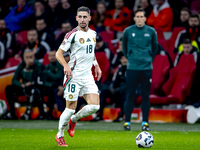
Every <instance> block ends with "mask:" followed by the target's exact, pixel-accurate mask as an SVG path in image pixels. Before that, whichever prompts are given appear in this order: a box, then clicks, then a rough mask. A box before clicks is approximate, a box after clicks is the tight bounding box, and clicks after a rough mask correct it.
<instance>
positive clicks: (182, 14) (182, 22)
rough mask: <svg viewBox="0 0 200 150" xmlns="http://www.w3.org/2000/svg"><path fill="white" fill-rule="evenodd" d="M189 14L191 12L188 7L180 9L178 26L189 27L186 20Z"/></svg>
mask: <svg viewBox="0 0 200 150" xmlns="http://www.w3.org/2000/svg"><path fill="white" fill-rule="evenodd" d="M190 15H191V12H190V10H189V9H188V8H186V7H184V8H182V9H181V12H180V25H179V26H180V27H185V28H188V27H189V24H188V20H189V17H190Z"/></svg>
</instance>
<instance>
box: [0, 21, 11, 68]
mask: <svg viewBox="0 0 200 150" xmlns="http://www.w3.org/2000/svg"><path fill="white" fill-rule="evenodd" d="M11 42H12V36H11V33H10V31H9V30H8V29H7V28H6V23H5V21H4V19H0V69H1V68H3V67H4V66H5V64H6V62H7V60H8V57H9V53H8V49H9V48H10V47H11Z"/></svg>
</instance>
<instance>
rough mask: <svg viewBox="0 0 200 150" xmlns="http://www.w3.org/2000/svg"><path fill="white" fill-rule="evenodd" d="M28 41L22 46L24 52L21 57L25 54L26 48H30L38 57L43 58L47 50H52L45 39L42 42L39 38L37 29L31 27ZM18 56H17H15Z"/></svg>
mask: <svg viewBox="0 0 200 150" xmlns="http://www.w3.org/2000/svg"><path fill="white" fill-rule="evenodd" d="M27 37H28V42H27V44H25V45H24V46H23V47H22V52H21V54H20V56H21V58H23V57H22V56H23V55H24V51H25V50H26V49H30V50H32V51H33V53H34V54H35V58H36V59H42V58H43V57H44V55H45V53H46V52H49V51H50V47H49V46H48V44H47V43H46V42H44V41H42V42H40V41H39V40H38V33H37V30H36V29H30V30H29V31H28V34H27ZM15 57H16V56H15Z"/></svg>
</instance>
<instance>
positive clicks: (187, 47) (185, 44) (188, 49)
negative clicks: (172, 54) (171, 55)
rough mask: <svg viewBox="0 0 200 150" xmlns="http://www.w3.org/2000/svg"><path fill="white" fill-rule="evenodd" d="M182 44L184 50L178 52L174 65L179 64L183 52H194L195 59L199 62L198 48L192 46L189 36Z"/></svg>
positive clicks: (186, 53) (185, 53)
mask: <svg viewBox="0 0 200 150" xmlns="http://www.w3.org/2000/svg"><path fill="white" fill-rule="evenodd" d="M182 45H183V51H181V52H179V53H178V54H177V56H176V59H175V61H174V67H176V66H177V64H178V62H179V60H180V58H181V56H182V55H183V54H184V55H188V54H193V55H194V61H195V62H197V56H198V52H197V48H196V47H194V46H192V44H191V40H190V39H188V38H187V39H184V40H183V43H182Z"/></svg>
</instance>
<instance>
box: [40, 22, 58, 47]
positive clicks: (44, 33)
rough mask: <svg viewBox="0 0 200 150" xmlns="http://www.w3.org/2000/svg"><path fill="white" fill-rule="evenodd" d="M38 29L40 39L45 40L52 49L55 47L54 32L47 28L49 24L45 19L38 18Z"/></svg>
mask: <svg viewBox="0 0 200 150" xmlns="http://www.w3.org/2000/svg"><path fill="white" fill-rule="evenodd" d="M36 29H37V31H38V40H39V41H40V42H41V41H45V42H46V43H47V44H48V45H49V46H50V47H51V49H52V48H53V47H54V41H55V37H54V34H53V32H50V31H49V30H48V28H47V24H46V21H45V19H43V18H41V19H37V20H36Z"/></svg>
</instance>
